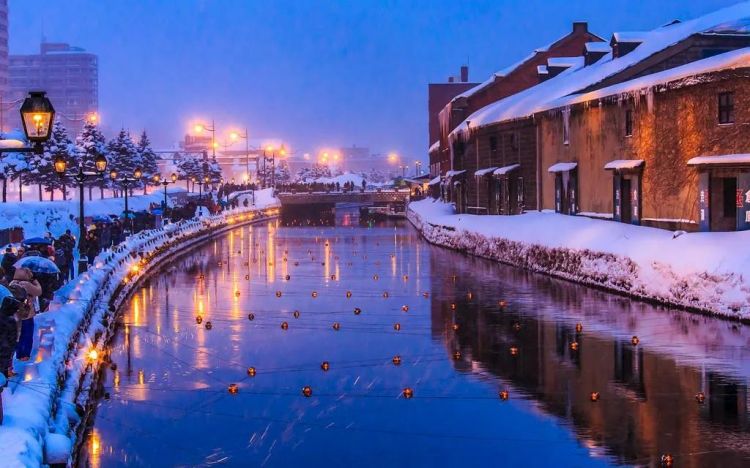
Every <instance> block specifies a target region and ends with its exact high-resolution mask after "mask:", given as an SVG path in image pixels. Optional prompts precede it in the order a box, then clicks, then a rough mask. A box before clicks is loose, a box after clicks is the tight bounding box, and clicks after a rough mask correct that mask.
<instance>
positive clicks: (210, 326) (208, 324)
mask: <svg viewBox="0 0 750 468" xmlns="http://www.w3.org/2000/svg"><path fill="white" fill-rule="evenodd" d="M205 327H206V330H210V329H212V328H213V327H214V326H213V325H212V324H211V321H210V320H208V321H207V322H206V325H205Z"/></svg>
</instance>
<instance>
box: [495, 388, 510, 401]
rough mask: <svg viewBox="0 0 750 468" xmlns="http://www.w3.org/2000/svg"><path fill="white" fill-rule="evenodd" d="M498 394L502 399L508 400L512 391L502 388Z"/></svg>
mask: <svg viewBox="0 0 750 468" xmlns="http://www.w3.org/2000/svg"><path fill="white" fill-rule="evenodd" d="M498 396H499V397H500V399H501V400H503V401H506V400H508V398H510V393H509V392H508V391H507V390H500V393H498Z"/></svg>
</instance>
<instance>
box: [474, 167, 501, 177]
mask: <svg viewBox="0 0 750 468" xmlns="http://www.w3.org/2000/svg"><path fill="white" fill-rule="evenodd" d="M495 169H497V167H488V168H486V169H479V170H478V171H476V172H474V175H475V176H477V177H482V176H486V175H488V174H491V173H493V172H495Z"/></svg>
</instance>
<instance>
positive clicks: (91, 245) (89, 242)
mask: <svg viewBox="0 0 750 468" xmlns="http://www.w3.org/2000/svg"><path fill="white" fill-rule="evenodd" d="M100 251H101V250H100V248H99V237H98V236H97V235H96V233H95V232H93V231H92V232H89V233H88V234H87V235H86V257H88V260H89V265H93V264H94V259H95V258H96V256H97V255H99V252H100Z"/></svg>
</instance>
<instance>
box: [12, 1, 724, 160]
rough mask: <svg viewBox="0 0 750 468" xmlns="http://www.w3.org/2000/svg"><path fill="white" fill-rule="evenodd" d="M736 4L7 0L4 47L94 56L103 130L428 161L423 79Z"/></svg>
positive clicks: (488, 69) (161, 142) (476, 75)
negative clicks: (209, 134)
mask: <svg viewBox="0 0 750 468" xmlns="http://www.w3.org/2000/svg"><path fill="white" fill-rule="evenodd" d="M735 3H737V1H734V0H700V1H692V0H659V1H658V2H638V1H633V0H608V1H601V0H600V1H593V0H576V1H574V2H572V1H570V0H544V1H541V0H461V1H457V0H420V1H417V0H411V1H410V0H349V1H345V0H341V1H326V0H318V1H315V0H296V1H294V0H274V1H269V0H148V1H147V0H33V1H32V0H9V8H10V13H9V22H10V39H9V45H10V53H11V54H15V53H34V52H36V51H38V50H39V42H40V40H41V38H42V36H44V37H45V38H46V39H47V40H48V41H53V42H68V43H70V44H72V45H75V46H79V47H83V48H85V49H87V50H88V51H90V52H93V53H96V54H97V55H98V56H99V105H100V114H101V118H102V125H103V128H104V129H105V131H108V133H110V135H111V134H112V133H113V132H114V131H116V130H119V129H120V128H121V127H124V128H126V129H129V130H131V131H132V132H140V131H141V130H143V129H146V130H147V131H148V132H149V134H150V135H151V137H152V140H153V141H154V142H155V144H156V145H157V146H159V147H162V148H163V147H172V146H173V145H175V144H176V142H177V141H179V140H180V139H182V138H183V136H184V134H185V133H186V132H187V131H189V130H190V128H191V127H192V124H193V122H195V121H197V120H203V121H211V120H212V119H213V120H215V122H216V127H217V132H218V133H217V140H219V141H220V142H222V141H224V140H228V134H229V132H230V131H231V130H233V129H244V128H247V129H248V132H249V134H250V136H251V138H258V139H264V138H274V139H277V140H283V141H285V142H286V143H287V145H288V146H289V147H291V149H292V151H293V152H294V153H295V154H303V153H313V154H314V153H316V152H318V151H321V150H322V149H325V148H338V147H341V146H350V145H357V146H365V147H368V148H370V149H371V151H373V152H376V153H388V152H397V153H398V154H400V155H402V157H404V158H405V159H414V160H416V159H421V160H423V161H424V160H426V159H427V148H428V147H429V143H430V142H429V141H428V136H427V84H428V83H430V82H442V81H445V80H446V79H447V77H448V76H449V75H457V74H458V69H459V67H460V66H461V65H462V64H465V63H468V64H469V66H470V79H471V81H484V80H485V79H486V78H487V77H489V75H490V74H491V73H492V72H494V71H497V70H500V69H502V68H504V66H506V65H509V64H511V63H514V62H516V61H518V60H519V59H521V58H523V57H525V56H526V55H528V54H529V53H530V51H532V50H533V49H535V48H537V47H541V46H544V45H546V44H548V43H550V42H552V41H554V40H555V39H557V38H559V37H561V36H563V35H565V34H567V33H568V32H569V31H570V29H571V24H572V22H573V21H588V22H589V29H590V30H591V31H592V32H594V33H596V34H598V35H600V36H602V37H604V38H605V39H609V37H610V36H611V34H612V32H613V31H633V30H640V29H647V28H649V29H650V28H654V27H657V26H659V25H661V24H664V23H666V22H668V21H669V20H672V19H676V18H678V19H689V18H692V17H695V16H699V15H701V14H704V13H707V12H710V11H712V10H715V9H718V8H721V7H724V6H728V5H732V4H735Z"/></svg>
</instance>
